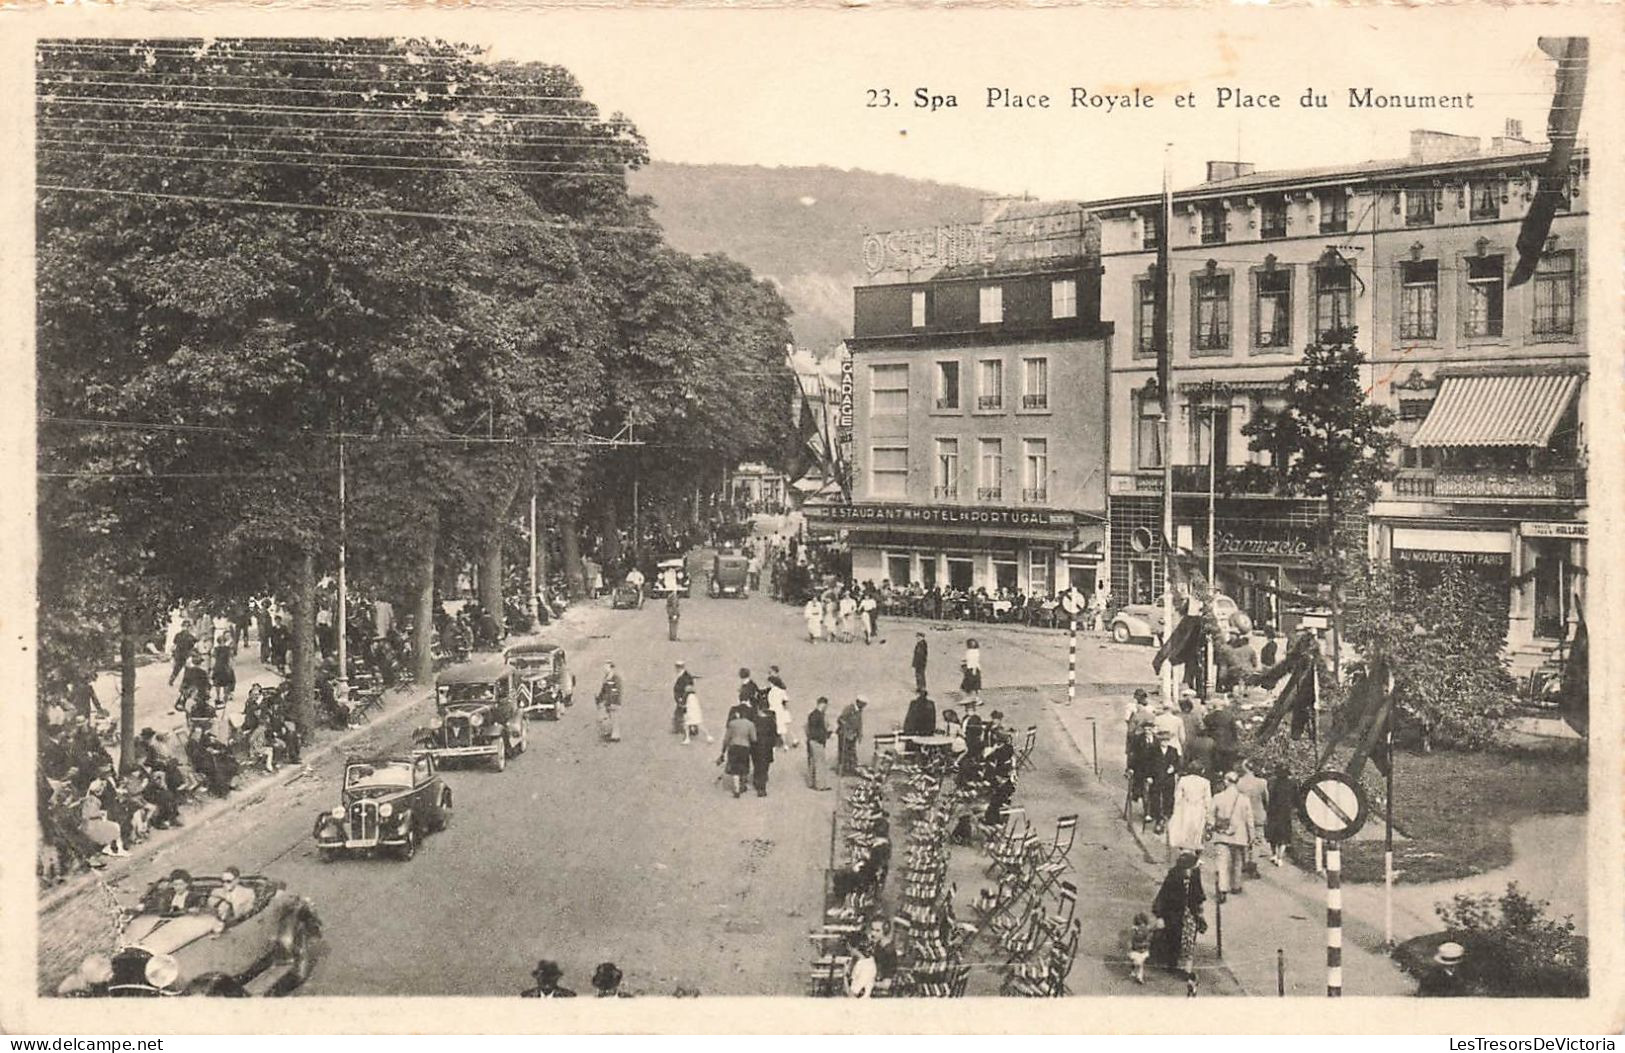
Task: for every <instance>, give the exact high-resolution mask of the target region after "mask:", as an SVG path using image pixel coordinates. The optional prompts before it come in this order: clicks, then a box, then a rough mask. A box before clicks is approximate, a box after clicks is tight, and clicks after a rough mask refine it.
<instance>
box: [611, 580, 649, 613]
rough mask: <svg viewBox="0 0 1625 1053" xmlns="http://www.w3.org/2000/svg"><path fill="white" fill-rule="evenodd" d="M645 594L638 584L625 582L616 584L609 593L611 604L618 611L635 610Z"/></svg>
mask: <svg viewBox="0 0 1625 1053" xmlns="http://www.w3.org/2000/svg"><path fill="white" fill-rule="evenodd" d="M642 601H643V596H642V594H641V593H640V592H639V591H638V587H637V586H636V585H628V584H626V583H625V582H622V583H621V584H619V585H617V586H615V590H614V591H613V592H611V593H610V595H609V605H610V606H611V607H612V608H614V609H615V610H617V611H630V610H634V609H636V608H637V607H639V606H640V605H641V604H642Z"/></svg>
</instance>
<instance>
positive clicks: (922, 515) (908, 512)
mask: <svg viewBox="0 0 1625 1053" xmlns="http://www.w3.org/2000/svg"><path fill="white" fill-rule="evenodd" d="M807 512H808V515H809V516H810V517H812V518H815V519H820V520H825V521H827V522H835V523H872V524H881V525H886V524H901V525H925V526H1006V527H1015V526H1027V527H1031V526H1040V527H1047V526H1065V527H1069V526H1073V525H1074V524H1075V523H1076V518H1075V517H1074V516H1073V514H1072V513H1071V512H1055V511H1049V510H1043V509H1032V508H959V507H955V506H949V505H829V506H826V507H822V508H809V509H808V510H807Z"/></svg>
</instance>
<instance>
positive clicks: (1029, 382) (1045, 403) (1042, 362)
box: [1021, 358, 1049, 410]
mask: <svg viewBox="0 0 1625 1053" xmlns="http://www.w3.org/2000/svg"><path fill="white" fill-rule="evenodd" d="M1021 408H1022V409H1024V410H1046V409H1049V359H1047V358H1024V359H1022V360H1021Z"/></svg>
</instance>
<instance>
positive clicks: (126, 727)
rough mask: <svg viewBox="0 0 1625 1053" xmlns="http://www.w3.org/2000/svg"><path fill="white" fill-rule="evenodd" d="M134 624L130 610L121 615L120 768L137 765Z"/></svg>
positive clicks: (119, 650)
mask: <svg viewBox="0 0 1625 1053" xmlns="http://www.w3.org/2000/svg"><path fill="white" fill-rule="evenodd" d="M135 627H136V620H135V619H134V618H132V617H131V616H130V612H129V611H128V610H120V611H119V615H118V770H119V771H120V772H121V773H123V772H128V771H129V770H130V769H131V768H134V767H135Z"/></svg>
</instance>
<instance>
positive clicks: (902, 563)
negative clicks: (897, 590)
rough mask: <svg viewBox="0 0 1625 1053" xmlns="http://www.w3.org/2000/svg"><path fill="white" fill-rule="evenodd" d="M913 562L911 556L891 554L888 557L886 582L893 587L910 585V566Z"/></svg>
mask: <svg viewBox="0 0 1625 1053" xmlns="http://www.w3.org/2000/svg"><path fill="white" fill-rule="evenodd" d="M912 562H913V559H911V558H910V557H909V556H906V555H898V554H896V553H891V554H888V555H887V556H886V580H887V581H889V582H891V583H892V584H893V585H907V584H908V583H909V564H910V563H912Z"/></svg>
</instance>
